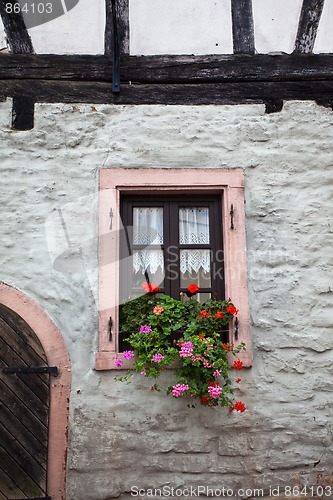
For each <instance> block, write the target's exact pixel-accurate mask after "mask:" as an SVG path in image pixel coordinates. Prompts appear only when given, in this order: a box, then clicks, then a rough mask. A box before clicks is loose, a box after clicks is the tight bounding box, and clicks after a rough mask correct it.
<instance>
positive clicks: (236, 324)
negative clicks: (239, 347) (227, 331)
mask: <svg viewBox="0 0 333 500" xmlns="http://www.w3.org/2000/svg"><path fill="white" fill-rule="evenodd" d="M238 327H239V322H238V318H236V320H235V340H238Z"/></svg>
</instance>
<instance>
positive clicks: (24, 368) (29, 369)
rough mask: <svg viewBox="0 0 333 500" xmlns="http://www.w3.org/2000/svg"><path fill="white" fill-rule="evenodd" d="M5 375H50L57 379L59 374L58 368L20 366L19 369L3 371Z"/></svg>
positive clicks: (8, 368) (10, 368) (9, 368)
mask: <svg viewBox="0 0 333 500" xmlns="http://www.w3.org/2000/svg"><path fill="white" fill-rule="evenodd" d="M3 373H7V374H12V373H18V374H22V373H49V374H50V375H53V376H54V377H57V376H58V374H59V372H58V367H57V366H18V367H12V366H7V367H6V368H4V369H3Z"/></svg>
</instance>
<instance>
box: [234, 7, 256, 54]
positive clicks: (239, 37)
mask: <svg viewBox="0 0 333 500" xmlns="http://www.w3.org/2000/svg"><path fill="white" fill-rule="evenodd" d="M231 14H232V34H233V45H234V53H235V54H254V51H255V49H254V25H253V14H252V0H231Z"/></svg>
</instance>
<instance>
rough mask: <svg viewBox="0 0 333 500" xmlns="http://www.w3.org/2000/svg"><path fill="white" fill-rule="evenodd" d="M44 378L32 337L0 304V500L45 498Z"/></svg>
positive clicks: (36, 343)
mask: <svg viewBox="0 0 333 500" xmlns="http://www.w3.org/2000/svg"><path fill="white" fill-rule="evenodd" d="M44 371H45V372H46V373H43V372H44ZM48 372H49V368H48V366H47V359H46V356H45V352H44V350H43V347H42V345H41V343H40V342H39V340H38V338H37V336H36V334H35V333H34V332H33V330H32V329H31V328H30V327H29V325H28V324H27V323H26V322H25V321H24V320H23V319H22V318H21V317H20V316H18V315H17V314H16V313H14V312H13V311H12V310H10V309H8V308H7V307H5V306H3V305H1V304H0V408H1V410H0V500H3V499H15V500H16V499H46V498H50V497H48V496H47V484H46V472H47V444H48V418H49V384H50V381H49V377H50V375H49V373H48Z"/></svg>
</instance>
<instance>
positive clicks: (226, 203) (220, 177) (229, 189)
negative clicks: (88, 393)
mask: <svg viewBox="0 0 333 500" xmlns="http://www.w3.org/2000/svg"><path fill="white" fill-rule="evenodd" d="M177 192H179V193H184V192H186V193H189V194H196V193H197V194H219V195H221V197H222V207H221V220H222V224H221V231H222V234H223V242H224V248H223V251H224V273H225V296H226V297H227V298H229V297H230V298H231V299H232V300H233V302H234V303H235V305H236V306H237V308H238V309H239V313H238V316H237V318H238V331H237V335H238V339H237V340H236V338H235V336H236V325H235V321H234V323H233V324H232V325H231V328H230V342H235V343H238V342H241V341H244V342H245V343H246V346H247V349H246V351H245V352H244V353H242V354H241V355H240V358H241V359H242V361H243V363H244V366H251V363H252V349H251V342H250V318H249V305H248V284H247V260H246V234H245V209H244V172H243V169H240V168H234V169H221V168H217V169H215V168H211V169H194V168H188V169H180V168H179V169H174V168H154V169H148V168H103V169H101V170H100V172H99V278H98V280H99V307H98V309H99V339H98V352H97V353H96V365H95V368H96V370H112V369H119V368H117V367H116V365H115V355H116V354H117V353H118V352H119V349H118V321H119V318H118V305H119V231H120V230H121V227H122V226H121V219H120V200H121V196H122V195H123V194H147V195H149V193H151V194H154V195H156V194H160V195H161V196H162V195H164V194H166V193H173V194H175V193H177ZM230 212H232V215H231V214H230ZM110 214H111V219H110ZM110 318H111V322H110ZM131 366H132V363H131V360H129V361H127V360H124V363H123V367H122V368H123V369H128V368H130V367H131Z"/></svg>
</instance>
